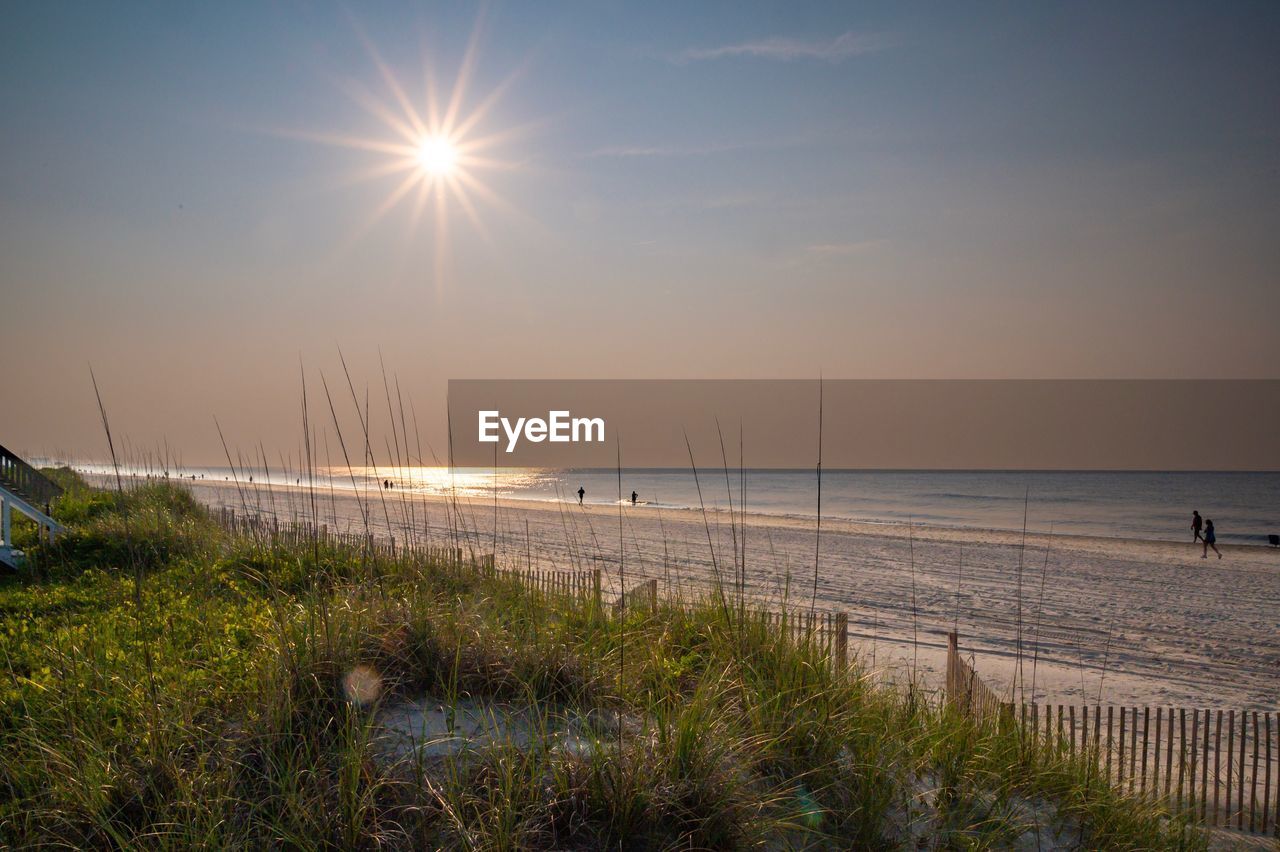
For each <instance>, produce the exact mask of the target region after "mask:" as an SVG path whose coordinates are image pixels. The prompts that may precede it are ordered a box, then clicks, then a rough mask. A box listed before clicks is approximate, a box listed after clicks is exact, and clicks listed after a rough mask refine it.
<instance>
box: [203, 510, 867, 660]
mask: <svg viewBox="0 0 1280 852" xmlns="http://www.w3.org/2000/svg"><path fill="white" fill-rule="evenodd" d="M214 517H215V519H216V520H217V521H218V522H219V523H220V524H221V525H222V526H223V528H225V529H226V530H228V531H229V532H231V533H232V534H235V535H243V536H247V537H250V538H253V539H255V540H257V541H261V542H264V543H279V544H287V545H293V546H298V545H303V544H312V543H319V544H323V545H325V546H333V545H342V546H346V547H351V548H353V549H355V550H359V551H360V552H362V553H367V554H370V555H373V556H381V557H392V558H393V557H395V556H397V555H406V556H414V557H420V558H426V559H430V560H433V561H437V562H441V563H444V564H453V565H458V566H463V567H467V568H470V569H473V570H477V571H481V572H485V573H490V574H494V575H498V576H503V577H507V578H510V579H512V580H514V581H516V582H517V583H519V584H520V585H522V586H524V587H525V588H526V589H529V590H530V591H533V592H537V593H540V594H544V595H548V596H551V595H555V596H560V597H563V598H569V599H574V600H579V601H584V602H585V601H594V603H595V605H596V606H601V605H602V601H603V599H602V589H601V572H600V569H599V568H595V569H592V570H587V571H546V570H542V569H533V568H514V569H511V568H499V567H498V566H496V565H495V564H494V555H493V554H492V553H474V552H472V553H467V554H465V555H464V552H463V549H462V548H460V547H454V546H451V545H450V546H440V545H434V544H423V543H421V542H412V543H410V544H407V545H406V544H404V543H400V544H397V542H396V539H395V537H394V536H389V537H386V538H382V537H377V536H374V535H373V534H372V533H350V532H347V533H343V532H337V531H333V530H330V529H329V527H328V526H327V525H325V524H319V525H314V524H311V523H309V522H307V521H281V520H279V519H278V518H276V517H275V516H273V515H254V514H245V513H243V512H242V513H237V512H236V510H235V509H233V508H229V507H222V508H220V509H218V510H217V511H216V513H215V515H214ZM658 600H659V598H658V581H657V579H656V578H648V579H645V580H642V581H641V582H640V583H638V584H636V585H635V586H632V587H631V588H630V589H626V590H624V591H623V593H622V594H621V595H619V597H618V600H617V601H615V603H614V605H613V609H614V611H615V612H619V611H621V610H622V609H623V608H624V607H627V608H630V607H647V608H648V609H649V610H650V611H652V610H655V609H657V606H658ZM745 615H746V616H747V617H751V618H755V619H758V620H759V622H760V623H762V624H764V625H765V626H766V628H768V629H771V630H775V631H777V632H778V633H779V634H780V635H782V636H784V637H785V638H786V639H787V640H788V641H791V642H794V643H795V644H796V645H802V646H805V647H808V648H816V649H817V650H818V651H819V653H821V654H822V655H823V656H824V657H825V658H826V660H827V661H828V663H829V664H830V665H833V666H836V667H837V668H839V669H845V668H848V665H849V614H848V613H845V612H825V611H821V610H809V609H792V610H782V611H776V610H764V609H752V610H750V611H749V612H746V613H745Z"/></svg>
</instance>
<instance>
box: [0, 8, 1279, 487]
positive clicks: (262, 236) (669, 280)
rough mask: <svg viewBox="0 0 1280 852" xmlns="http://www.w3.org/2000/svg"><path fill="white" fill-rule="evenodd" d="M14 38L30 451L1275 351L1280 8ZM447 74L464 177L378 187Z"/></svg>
mask: <svg viewBox="0 0 1280 852" xmlns="http://www.w3.org/2000/svg"><path fill="white" fill-rule="evenodd" d="M3 14H4V24H3V26H0V355H2V356H3V359H4V364H5V366H6V370H5V381H4V385H3V386H4V401H3V404H0V443H3V444H4V445H6V446H9V447H11V448H15V449H22V450H24V451H28V452H39V453H46V454H55V453H56V454H66V455H72V454H74V455H77V456H80V457H98V458H101V457H103V456H104V454H105V452H106V442H105V439H104V437H103V430H102V427H101V422H100V419H99V416H98V409H97V407H96V402H95V397H94V387H93V384H92V381H91V378H90V370H91V369H92V372H93V375H94V376H96V378H97V382H98V387H99V389H100V391H101V393H102V398H103V402H104V403H105V405H106V408H107V410H108V413H109V415H110V420H111V424H112V428H113V430H114V431H115V432H116V434H117V437H118V438H119V437H121V436H125V437H127V439H128V441H129V442H130V444H131V445H132V446H136V447H151V448H158V447H161V446H163V445H165V444H167V445H168V446H170V447H171V448H176V450H177V451H178V452H180V453H181V454H182V455H183V456H184V459H185V460H188V461H190V462H192V463H196V462H202V463H211V462H216V461H217V460H218V459H219V458H220V457H221V455H222V449H221V441H220V439H219V435H218V428H219V427H220V428H221V429H222V431H223V434H224V436H225V438H226V439H227V441H228V442H229V443H230V444H231V445H232V446H234V447H253V446H255V445H258V444H259V442H261V443H262V444H263V445H264V446H266V447H275V448H291V447H295V446H296V445H297V443H298V439H299V435H300V429H301V415H300V405H301V403H300V395H301V380H300V372H301V371H302V370H305V371H306V372H307V376H308V380H309V392H310V393H311V394H312V397H311V402H312V404H313V405H316V403H317V399H320V400H322V399H323V386H322V385H321V384H320V380H321V376H323V378H324V381H325V382H327V383H328V384H329V386H330V388H331V390H332V391H333V393H334V396H335V404H337V405H339V406H340V405H342V401H343V399H345V400H346V404H347V406H348V407H349V406H350V397H351V394H350V393H349V392H348V390H347V382H346V378H345V376H344V374H343V369H342V364H341V361H340V357H339V352H341V356H342V357H343V358H345V360H346V362H347V365H348V367H349V370H350V373H351V377H352V386H354V387H355V388H356V396H357V397H358V398H360V397H363V396H364V394H365V388H366V386H367V387H369V389H370V390H369V393H370V394H371V395H374V399H381V396H382V393H383V392H382V372H381V368H380V361H381V363H383V364H385V365H386V368H387V371H388V374H389V375H390V376H391V377H392V379H393V380H398V381H399V384H400V387H401V389H402V393H403V394H404V396H406V397H408V398H411V399H412V400H413V406H414V408H415V409H416V410H417V412H418V415H419V418H420V421H421V423H422V426H421V428H422V429H423V431H424V432H425V433H426V435H427V436H428V437H434V438H436V439H437V440H439V438H440V430H441V429H443V424H444V411H443V406H444V400H445V389H446V383H447V380H449V379H451V378H453V379H462V378H757V379H772V378H813V377H815V376H817V375H819V374H821V375H824V376H827V377H834V378H1006V377H1016V378H1063V377H1071V378H1275V377H1276V366H1275V365H1276V364H1280V240H1278V239H1277V238H1276V234H1278V233H1280V51H1276V50H1275V45H1276V44H1280V6H1277V5H1276V4H1274V3H1248V2H1239V3H1232V4H1210V3H1204V4H1187V3H1158V4H1145V3H1126V4H1110V3H1071V4H1021V3H998V4H981V3H980V4H965V5H963V6H960V5H958V4H915V3H883V4H875V3H868V4H850V3H833V4H823V3H776V4H767V3H743V2H725V3H703V4H654V3H634V4H624V3H618V2H590V3H588V2H582V3H574V2H570V3H493V4H489V5H487V6H468V5H465V4H444V3H441V4H424V3H374V4H360V5H359V6H358V7H357V6H355V5H351V6H346V5H340V4H330V3H321V2H299V0H280V2H274V3H226V4H213V5H204V6H194V5H193V6H187V5H183V6H179V5H177V4H161V3H137V4H111V3H102V4H11V5H10V6H8V7H6V9H5V11H4V13H3ZM460 72H461V73H460ZM460 76H461V77H463V78H465V83H466V85H465V86H464V87H461V88H460V87H458V85H457V81H458V78H459V77H460ZM428 79H431V80H433V81H434V85H433V86H429V85H428V83H427V81H428ZM432 88H434V90H435V92H436V98H435V101H436V104H437V106H436V110H435V112H436V113H437V114H438V116H439V115H446V114H448V113H449V112H450V110H449V104H450V103H451V101H452V100H453V96H454V93H455V92H457V93H458V97H457V109H456V111H454V112H453V114H454V116H455V119H454V122H453V124H452V127H453V129H455V130H456V129H458V128H459V127H464V128H465V132H464V133H462V134H461V136H460V137H459V138H458V139H457V140H455V141H456V143H457V154H456V156H457V158H458V166H459V167H460V168H461V169H462V170H464V171H465V172H466V175H465V178H464V177H463V176H459V175H458V174H457V173H456V172H451V173H450V174H449V176H448V177H449V179H447V180H446V179H444V178H438V177H433V176H432V175H430V174H427V173H426V172H425V171H424V170H423V169H421V168H416V167H411V168H409V169H408V170H407V171H401V172H393V171H392V170H393V169H395V168H397V167H399V166H400V165H401V161H402V160H404V158H405V155H404V154H403V153H396V152H395V148H394V146H396V145H400V146H404V145H406V144H409V143H406V141H405V140H404V139H401V138H400V137H399V135H398V133H399V131H398V129H397V128H403V127H405V125H409V129H410V130H411V131H413V132H414V133H416V132H417V131H416V130H415V129H414V127H413V125H414V124H415V119H414V118H412V117H410V116H411V115H412V116H416V117H417V119H419V120H421V121H422V123H423V125H424V126H427V125H430V124H431V121H430V115H431V112H432V110H431V108H430V102H431V99H430V97H429V92H430V91H431V89H432ZM472 118H474V121H472V120H471V119H472ZM429 129H430V128H429V127H428V130H429ZM427 135H428V136H430V135H431V134H430V133H428V134H427ZM339 142H346V143H349V144H337V143H339ZM415 144H416V143H415ZM469 145H471V146H477V147H474V148H468V146H469ZM389 146H391V147H389ZM411 150H412V149H411ZM410 159H412V158H410ZM408 179H412V182H411V183H410V184H409V185H408V186H409V188H408V190H406V191H405V192H404V194H403V196H401V197H399V200H398V201H397V202H396V203H394V204H388V201H389V199H391V200H394V196H395V195H396V193H397V189H398V188H399V187H401V186H402V182H403V181H406V180H408ZM423 184H427V185H428V186H427V189H428V190H429V192H430V194H429V195H424V202H423V203H421V204H419V202H418V200H417V199H418V193H419V191H420V189H419V187H420V186H422V185H423ZM338 389H341V390H342V394H341V395H339V394H338V393H337V391H338ZM321 410H322V411H323V409H321ZM319 413H320V412H317V411H313V417H318V416H319ZM215 417H216V418H217V420H216V425H215Z"/></svg>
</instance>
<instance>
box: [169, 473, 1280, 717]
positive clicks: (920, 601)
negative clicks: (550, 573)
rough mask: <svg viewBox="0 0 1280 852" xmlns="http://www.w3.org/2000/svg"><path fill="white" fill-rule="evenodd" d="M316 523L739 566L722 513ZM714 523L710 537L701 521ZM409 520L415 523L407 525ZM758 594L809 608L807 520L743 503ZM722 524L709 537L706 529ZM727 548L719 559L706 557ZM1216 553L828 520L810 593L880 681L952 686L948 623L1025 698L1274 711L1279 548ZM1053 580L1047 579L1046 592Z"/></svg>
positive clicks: (484, 544) (592, 509) (227, 498)
mask: <svg viewBox="0 0 1280 852" xmlns="http://www.w3.org/2000/svg"><path fill="white" fill-rule="evenodd" d="M189 485H190V487H191V490H192V493H193V494H194V495H195V496H196V497H197V499H199V500H201V501H202V502H204V503H206V504H208V505H210V506H229V507H233V508H236V509H237V510H238V511H244V510H245V508H249V509H250V510H256V511H264V512H272V511H274V513H275V514H276V515H278V516H279V517H280V518H281V519H289V518H292V517H309V516H310V513H311V510H310V496H309V495H307V494H306V493H305V492H303V491H300V490H297V489H289V488H283V487H273V488H269V487H264V486H260V485H259V486H251V487H245V488H241V489H237V488H236V487H235V486H234V485H233V484H232V483H223V482H216V483H214V482H209V481H197V482H192V483H189ZM315 497H316V502H317V511H318V513H319V520H320V522H322V523H327V524H329V525H330V527H331V528H339V529H344V530H351V531H359V530H362V529H363V528H364V521H363V520H362V516H363V514H365V513H367V515H368V518H369V520H368V524H369V529H370V531H371V532H373V533H374V534H376V535H379V536H385V535H387V534H388V532H390V533H391V534H393V535H395V536H396V538H397V539H398V540H399V541H401V542H403V541H406V540H408V539H410V538H411V537H416V538H417V539H418V540H429V541H434V542H437V543H441V544H443V543H446V542H448V541H449V540H450V538H451V535H452V533H451V532H450V522H449V517H450V516H451V515H452V517H453V518H454V524H455V525H460V526H461V527H462V529H463V530H464V532H463V533H462V534H461V535H462V538H463V542H462V543H463V544H464V545H466V546H468V547H471V548H474V549H476V550H478V551H481V552H489V551H492V550H494V549H495V533H494V526H495V523H494V522H495V516H496V520H497V535H496V552H497V560H498V562H499V564H500V565H509V566H516V565H525V564H531V565H532V566H533V567H535V568H536V567H543V568H549V567H556V568H560V569H572V568H590V567H599V568H601V569H602V571H603V573H604V577H605V583H606V585H607V586H608V587H609V588H610V589H613V590H615V591H616V587H617V583H618V580H619V560H618V553H619V542H620V539H621V544H622V549H623V553H624V556H625V564H624V567H625V571H626V576H627V585H628V586H631V585H632V584H633V583H635V582H638V581H640V580H641V579H645V578H650V577H656V578H658V579H659V585H660V588H661V589H664V590H667V589H670V590H680V589H684V590H691V589H695V588H708V587H709V585H708V584H709V583H710V582H711V580H712V578H713V577H714V575H715V570H716V567H715V566H716V565H718V567H719V570H720V571H721V572H722V573H723V575H724V576H725V577H729V576H731V575H732V573H733V568H732V565H733V562H734V559H733V553H734V541H733V535H734V530H733V528H732V527H731V525H730V521H729V515H728V514H727V513H709V514H708V515H707V516H706V517H705V518H704V516H703V514H702V513H701V512H698V511H693V510H673V509H658V508H656V507H653V506H639V507H634V508H633V507H630V506H626V507H623V508H622V510H621V512H619V508H618V507H617V506H600V505H588V506H585V507H580V506H578V505H577V504H576V503H551V502H538V501H527V500H508V499H502V500H498V501H497V503H496V507H495V502H494V501H493V500H492V499H491V498H490V499H483V500H480V499H470V500H462V499H460V500H458V501H455V502H451V501H449V500H448V499H446V498H442V497H439V496H425V495H416V494H410V493H406V492H400V491H390V492H372V493H370V494H365V495H362V496H361V495H357V494H356V493H355V492H354V491H350V490H348V491H341V490H336V491H328V490H326V491H324V492H317V494H316V495H315ZM708 527H709V533H708ZM410 530H412V532H409V531H410ZM737 533H738V536H739V542H738V545H739V547H742V546H743V543H742V537H743V535H744V533H745V553H746V575H747V593H748V595H749V596H751V597H752V598H753V599H756V600H760V601H763V602H766V603H768V604H769V605H772V606H777V605H779V604H780V603H781V602H783V601H789V602H790V603H791V604H793V605H802V606H807V605H808V603H809V599H810V595H811V594H812V593H813V582H814V578H813V574H814V571H813V566H814V557H815V554H814V549H815V534H814V522H813V519H812V518H810V519H801V518H791V517H778V516H769V515H762V514H751V513H748V514H747V515H746V517H745V522H744V523H740V524H739V525H738V529H737ZM708 538H710V543H709V542H708ZM713 549H714V554H715V560H714V564H713V559H712V552H713ZM1222 551H1223V554H1224V558H1223V559H1221V560H1219V559H1217V558H1214V554H1213V552H1212V551H1210V554H1209V557H1210V558H1209V559H1207V560H1205V559H1201V558H1200V547H1199V546H1198V545H1192V544H1191V543H1190V542H1187V543H1185V544H1175V543H1167V542H1149V541H1133V540H1121V539H1108V538H1094V537H1082V536H1050V535H1047V534H1044V533H1039V532H1038V533H1031V534H1028V535H1027V536H1026V538H1025V544H1024V541H1023V536H1022V534H1021V533H1010V532H1007V531H997V530H978V529H953V528H942V527H929V526H911V527H908V526H907V525H905V524H867V523H856V522H849V521H840V520H828V519H824V520H823V524H822V535H821V542H820V545H819V551H818V563H819V566H820V567H819V571H818V581H817V605H818V607H819V608H824V609H828V610H835V611H845V612H848V613H849V624H850V634H851V636H850V649H851V652H854V653H857V654H858V655H859V656H860V657H861V658H862V659H863V660H864V662H866V663H867V664H868V665H870V666H872V667H873V668H874V669H875V670H877V671H879V672H882V673H884V674H886V675H887V676H892V677H897V678H901V677H904V676H906V675H907V674H909V673H910V672H911V671H912V670H913V669H914V670H915V671H916V672H917V673H918V675H919V676H920V677H922V678H924V679H925V680H926V681H927V682H929V683H932V684H935V685H936V684H939V683H940V682H941V673H942V671H943V670H944V667H945V647H946V634H947V632H948V631H950V630H952V629H955V630H956V631H957V632H958V633H959V636H960V647H961V649H962V651H963V652H964V653H966V654H972V655H973V661H974V664H975V666H976V668H977V670H978V671H979V673H980V674H981V676H982V677H983V678H984V679H985V680H987V681H988V682H989V683H991V684H992V685H993V686H994V687H996V688H997V689H999V690H1003V691H1005V692H1006V694H1008V693H1009V692H1012V694H1013V697H1014V698H1015V699H1016V700H1027V701H1030V700H1033V698H1034V700H1036V701H1041V702H1050V703H1067V702H1074V703H1082V702H1085V701H1087V702H1089V703H1093V702H1097V701H1101V702H1102V703H1114V704H1129V705H1166V706H1180V707H1206V706H1209V707H1234V708H1237V709H1239V708H1250V709H1274V708H1275V707H1277V706H1280V550H1277V549H1274V548H1265V547H1246V546H1224V547H1222ZM1042 589H1043V591H1042Z"/></svg>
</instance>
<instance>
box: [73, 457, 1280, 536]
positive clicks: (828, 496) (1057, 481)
mask: <svg viewBox="0 0 1280 852" xmlns="http://www.w3.org/2000/svg"><path fill="white" fill-rule="evenodd" d="M74 466H75V467H76V468H77V469H81V470H86V471H88V472H94V473H105V472H109V466H107V465H101V464H82V463H77V464H75V465H74ZM151 473H152V475H157V472H156V471H154V470H153V471H152V472H151ZM168 473H169V475H170V476H173V477H183V476H185V477H187V478H190V477H191V476H193V475H194V476H196V477H197V478H206V479H234V478H237V477H238V478H240V479H241V480H242V481H247V479H248V477H249V476H254V481H255V483H263V482H270V483H273V484H280V485H298V484H305V483H304V482H303V480H304V479H305V477H304V476H303V475H301V474H296V473H290V472H286V471H283V470H280V469H275V470H271V469H268V470H266V471H264V470H262V469H258V470H253V471H245V470H238V471H236V472H235V474H234V475H233V473H232V471H231V470H230V469H229V468H225V467H222V468H219V467H211V468H200V467H195V468H183V469H181V470H177V469H175V470H170V471H169V472H168ZM126 474H127V475H131V476H132V477H139V476H145V475H147V474H146V473H144V472H142V471H139V470H128V471H126ZM159 475H163V472H160V473H159ZM384 480H389V481H392V482H393V483H394V485H395V487H397V488H401V489H404V488H408V489H412V490H414V491H419V492H423V493H431V494H445V495H447V494H450V493H455V494H457V495H459V496H461V497H466V498H468V499H471V500H476V499H482V498H485V497H490V498H491V497H492V496H493V494H494V491H495V486H496V490H497V493H498V495H499V496H501V497H506V498H515V499H525V500H539V501H576V500H577V490H578V488H580V487H581V488H582V489H583V490H584V491H585V501H586V502H587V503H592V504H612V503H615V502H616V501H617V500H618V496H619V493H621V494H622V495H623V499H624V500H627V501H629V499H630V495H631V492H632V491H635V492H636V494H637V498H638V501H640V503H641V504H642V505H641V506H640V507H639V508H643V509H645V510H653V511H659V510H662V509H697V508H699V506H701V505H705V506H706V507H707V508H708V509H716V510H725V509H728V508H729V500H730V497H729V492H730V491H731V492H732V500H733V507H734V509H735V510H737V509H741V508H742V505H743V502H744V501H743V493H744V489H745V506H746V510H747V511H748V512H759V513H767V514H775V515H788V516H795V517H814V516H815V515H816V514H817V509H818V502H817V501H818V488H817V485H818V478H817V475H816V473H815V472H814V471H813V470H805V471H796V470H791V471H779V470H746V471H742V472H740V471H738V470H736V469H731V470H730V471H729V472H728V481H727V482H726V474H725V471H724V470H723V469H722V468H713V469H702V470H699V471H698V474H697V477H696V478H695V476H694V474H693V472H692V471H691V470H688V469H680V470H628V469H625V468H624V469H623V470H622V474H621V483H619V475H618V472H617V471H616V470H598V469H593V470H503V469H498V470H497V471H496V474H495V472H494V471H493V470H483V469H459V470H455V471H452V472H451V471H449V470H448V469H446V468H435V467H432V468H424V467H416V468H391V467H388V468H378V469H370V468H365V469H360V470H357V471H355V472H354V473H352V472H348V471H347V470H346V469H342V470H333V471H329V472H326V473H320V474H317V477H316V484H317V485H318V486H319V487H322V488H326V489H327V488H330V487H333V488H336V489H342V490H347V489H355V488H359V489H362V490H363V489H367V488H378V487H381V486H382V484H383V481H384ZM1196 509H1198V510H1199V511H1200V514H1201V515H1202V516H1204V518H1206V519H1210V520H1213V521H1214V524H1215V528H1216V530H1217V534H1218V538H1219V540H1220V541H1222V542H1224V543H1234V544H1266V543H1267V536H1268V535H1272V534H1280V473H1247V472H1107V471H1088V472H1078V471H879V470H877V471H848V470H830V471H823V474H822V515H823V517H824V518H828V517H830V518H840V519H848V520H854V521H864V522H872V523H874V522H885V523H891V522H904V521H914V522H917V523H920V524H927V525H936V526H949V527H970V528H977V529H999V530H1015V531H1016V530H1020V529H1022V527H1023V517H1024V512H1025V517H1026V526H1027V528H1028V529H1029V530H1031V531H1037V532H1047V531H1048V530H1049V529H1050V527H1052V529H1053V531H1054V532H1055V533H1056V534H1062V535H1092V536H1104V537H1112V538H1131V539H1142V540H1151V541H1189V540H1190V539H1191V512H1192V510H1196Z"/></svg>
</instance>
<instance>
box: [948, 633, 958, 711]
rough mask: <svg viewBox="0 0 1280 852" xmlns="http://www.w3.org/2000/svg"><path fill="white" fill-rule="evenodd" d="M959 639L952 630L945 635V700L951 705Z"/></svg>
mask: <svg viewBox="0 0 1280 852" xmlns="http://www.w3.org/2000/svg"><path fill="white" fill-rule="evenodd" d="M959 647H960V637H959V635H958V634H957V633H956V631H954V630H952V631H950V632H949V633H947V685H946V693H947V700H948V701H950V702H951V703H952V704H955V703H956V691H957V690H956V679H957V677H958V673H957V672H956V658H957V657H959V655H960V651H959Z"/></svg>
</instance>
